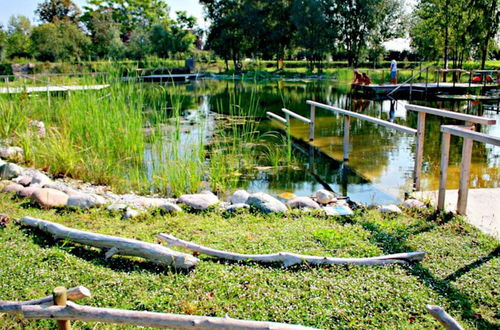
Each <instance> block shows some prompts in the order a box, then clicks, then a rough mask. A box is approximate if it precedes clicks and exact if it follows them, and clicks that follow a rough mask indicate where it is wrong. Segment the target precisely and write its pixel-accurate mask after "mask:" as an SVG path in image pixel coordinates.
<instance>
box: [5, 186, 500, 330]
mask: <svg viewBox="0 0 500 330" xmlns="http://www.w3.org/2000/svg"><path fill="white" fill-rule="evenodd" d="M26 207H27V205H26V202H25V201H21V200H15V199H11V197H9V196H7V195H5V194H2V195H0V210H1V212H2V213H6V214H9V215H11V216H12V217H14V218H16V217H21V216H26V215H31V216H35V217H40V218H43V219H45V220H50V221H55V222H58V223H62V224H65V225H67V226H71V227H74V228H78V229H83V230H90V231H94V232H99V233H104V234H111V235H118V236H124V237H131V238H137V239H141V240H144V241H148V242H153V241H154V240H155V239H154V236H155V235H156V234H157V233H159V232H167V233H171V234H173V235H175V236H177V237H179V238H182V239H186V240H192V241H194V242H197V243H200V244H205V245H208V246H211V247H214V248H219V249H227V250H233V251H238V252H247V253H268V252H276V251H293V252H298V253H303V254H313V255H329V256H343V257H348V256H352V257H360V256H373V255H378V254H382V253H384V254H385V253H396V252H406V251H418V250H426V251H428V257H426V259H425V260H424V261H423V262H422V263H421V264H415V265H411V266H401V265H395V266H380V267H355V266H335V267H308V266H304V267H296V268H293V269H282V268H279V267H271V266H263V265H259V264H255V263H224V262H218V261H216V260H213V259H211V258H209V257H204V256H200V258H201V259H202V261H201V262H200V263H199V264H198V266H197V267H196V270H193V271H191V272H188V273H186V272H176V271H174V270H169V269H161V268H158V267H156V266H154V265H152V264H150V263H147V262H144V261H142V260H138V259H134V258H125V257H114V258H113V259H112V260H111V261H109V262H105V261H104V259H103V253H101V252H99V251H97V250H95V249H89V248H86V247H82V246H78V245H72V244H71V243H69V242H58V243H56V242H53V241H52V240H51V239H50V238H48V237H47V236H45V235H43V234H41V233H39V232H34V231H32V230H29V229H26V228H22V227H20V226H19V225H17V224H15V223H10V224H9V226H8V227H7V228H5V229H0V244H1V245H2V249H1V250H0V263H1V264H2V267H1V268H0V276H1V278H2V281H1V291H2V295H1V299H4V300H25V299H31V298H37V297H41V296H44V295H47V294H49V293H50V291H51V290H52V288H53V287H55V286H58V285H65V286H67V287H72V286H76V285H84V286H86V287H88V288H89V289H90V290H91V291H92V293H93V297H92V298H90V299H86V300H85V301H82V302H81V303H85V304H88V305H91V306H99V307H114V308H125V309H134V310H148V311H157V312H172V313H184V314H195V315H210V316H224V315H226V314H227V315H228V316H230V317H234V318H248V319H255V320H274V321H280V322H289V323H298V324H304V325H309V326H314V327H320V328H335V327H341V328H359V329H363V328H364V329H366V328H415V329H421V328H434V327H438V324H437V322H436V321H434V320H433V319H432V317H431V316H430V315H428V314H427V313H426V311H425V304H429V303H430V304H437V305H441V306H442V307H444V308H445V309H446V310H447V311H448V312H449V313H450V314H451V315H452V316H453V317H455V318H456V319H457V320H458V321H459V322H461V323H462V324H463V325H464V326H465V327H466V328H474V327H477V328H482V329H494V328H497V327H498V325H499V316H498V310H499V309H500V303H499V300H498V294H499V291H498V290H499V289H498V288H499V287H500V279H499V277H498V274H499V272H500V259H499V258H498V256H499V242H498V241H497V240H494V239H492V238H491V237H488V236H485V235H483V234H481V233H480V232H478V231H477V230H476V229H474V228H471V227H470V226H469V225H467V224H466V223H464V222H463V221H462V220H460V219H457V218H451V217H448V216H445V217H435V216H433V214H432V213H431V212H430V211H424V212H421V213H413V212H410V213H407V214H401V215H398V216H386V217H382V216H380V215H379V214H378V213H377V212H375V211H366V212H365V211H358V213H356V215H355V216H353V217H352V218H349V219H341V218H328V219H327V218H323V217H314V216H311V215H304V214H302V215H301V214H298V213H295V214H290V215H288V216H277V215H276V216H262V215H251V214H240V215H236V216H232V217H227V216H223V215H221V214H218V213H213V212H212V213H201V214H195V215H193V214H181V215H176V216H169V215H165V216H161V215H159V214H156V215H153V216H144V217H142V218H140V219H137V220H133V221H125V220H120V219H119V217H118V215H117V216H113V215H111V214H109V213H108V212H107V211H103V210H93V211H91V212H90V213H78V212H76V213H75V212H71V211H57V210H55V211H42V210H38V209H34V208H26ZM0 323H2V324H3V327H4V328H11V327H13V328H16V327H19V326H23V327H25V328H28V329H46V328H50V327H54V323H53V322H51V321H26V320H22V319H20V318H19V317H11V316H5V315H3V316H1V319H0ZM95 326H97V327H98V328H114V327H113V326H111V325H104V324H90V323H85V324H84V323H81V322H75V327H76V328H86V329H91V328H93V327H95Z"/></svg>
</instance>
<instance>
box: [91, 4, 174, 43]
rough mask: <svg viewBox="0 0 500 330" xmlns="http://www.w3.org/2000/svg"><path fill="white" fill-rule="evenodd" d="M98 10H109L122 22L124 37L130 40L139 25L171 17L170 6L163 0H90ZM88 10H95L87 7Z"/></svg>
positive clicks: (155, 22)
mask: <svg viewBox="0 0 500 330" xmlns="http://www.w3.org/2000/svg"><path fill="white" fill-rule="evenodd" d="M88 3H89V4H90V5H93V6H94V7H96V8H97V9H95V10H97V11H101V12H102V11H108V12H110V13H111V16H112V18H113V20H114V21H115V22H116V23H118V24H120V27H121V32H122V38H123V39H124V40H125V41H128V38H129V37H130V34H131V33H132V31H134V30H136V29H138V28H139V27H142V28H145V27H150V26H152V25H153V24H157V23H160V24H162V23H165V22H168V21H170V19H169V16H168V14H169V7H168V5H167V3H166V2H165V1H163V0H89V1H88ZM85 9H86V11H87V12H91V11H94V9H92V8H91V7H85Z"/></svg>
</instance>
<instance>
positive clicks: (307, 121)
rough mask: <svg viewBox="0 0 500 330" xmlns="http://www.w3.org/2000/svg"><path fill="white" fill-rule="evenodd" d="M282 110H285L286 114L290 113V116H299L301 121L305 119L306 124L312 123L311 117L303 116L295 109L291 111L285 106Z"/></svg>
mask: <svg viewBox="0 0 500 330" xmlns="http://www.w3.org/2000/svg"><path fill="white" fill-rule="evenodd" d="M281 111H283V112H284V113H286V114H288V115H290V116H292V117H294V118H297V119H298V120H300V121H303V122H304V123H306V124H310V123H311V120H310V119H307V118H306V117H302V116H301V115H299V114H297V113H295V112H293V111H290V110H288V109H285V108H283V109H281Z"/></svg>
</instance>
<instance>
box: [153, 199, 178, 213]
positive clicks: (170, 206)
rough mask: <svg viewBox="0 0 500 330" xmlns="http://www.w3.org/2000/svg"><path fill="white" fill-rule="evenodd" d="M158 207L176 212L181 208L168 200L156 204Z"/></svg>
mask: <svg viewBox="0 0 500 330" xmlns="http://www.w3.org/2000/svg"><path fill="white" fill-rule="evenodd" d="M158 208H160V209H161V210H163V211H166V212H171V213H177V212H181V211H182V209H181V207H180V206H179V205H176V204H174V203H169V202H164V203H163V204H161V205H160V206H158Z"/></svg>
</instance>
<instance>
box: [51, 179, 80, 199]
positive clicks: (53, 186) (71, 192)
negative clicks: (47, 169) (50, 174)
mask: <svg viewBox="0 0 500 330" xmlns="http://www.w3.org/2000/svg"><path fill="white" fill-rule="evenodd" d="M43 188H49V189H55V190H59V191H62V192H63V193H65V194H66V195H68V196H74V195H80V194H81V192H80V191H78V190H76V189H73V188H71V187H69V186H68V185H66V184H64V183H62V182H58V181H51V182H49V183H46V184H44V185H43Z"/></svg>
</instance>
